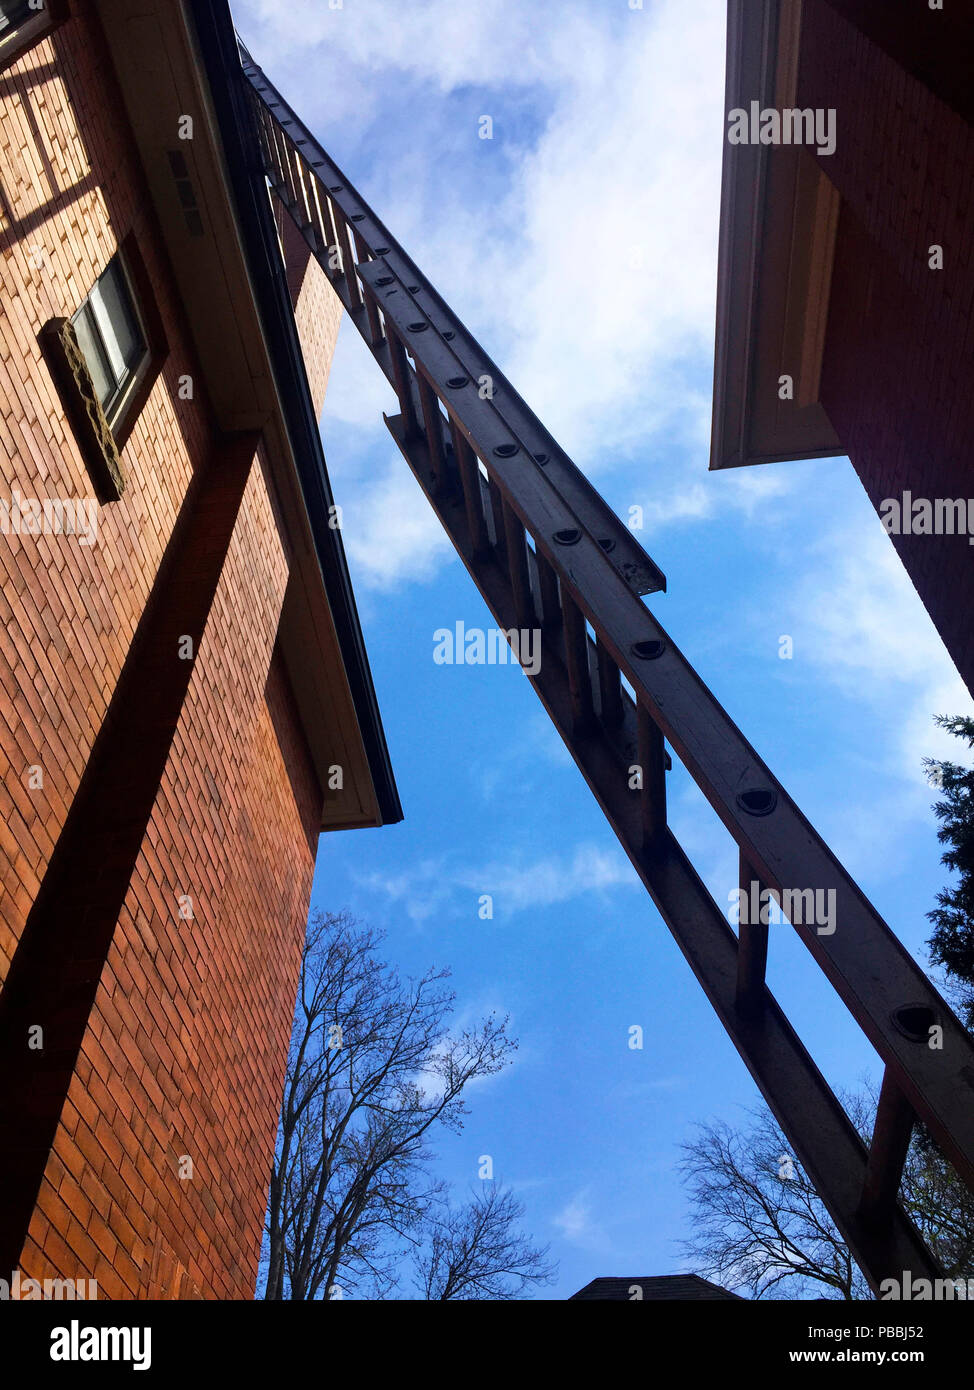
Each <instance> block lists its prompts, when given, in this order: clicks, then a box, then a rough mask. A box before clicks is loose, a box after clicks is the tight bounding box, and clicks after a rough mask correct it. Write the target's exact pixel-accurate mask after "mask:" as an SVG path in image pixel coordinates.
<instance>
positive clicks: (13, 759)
mask: <svg viewBox="0 0 974 1390" xmlns="http://www.w3.org/2000/svg"><path fill="white" fill-rule="evenodd" d="M74 8H75V9H81V10H82V13H81V15H80V16H77V17H75V18H74V19H72V20H71V21H70V22H69V23H68V24H67V25H66V26H64V27H63V28H61V29H60V30H59V31H58V32H57V33H56V35H54V36H53V37H52V38H51V39H49V40H47V41H45V42H43V43H42V44H40V45H38V46H37V47H36V48H34V49H32V50H31V51H30V52H29V53H28V54H26V55H25V56H24V57H23V58H22V59H21V60H20V61H19V62H18V63H17V64H16V65H15V66H14V67H13V68H11V69H8V70H7V71H6V72H5V73H4V74H3V75H2V85H0V181H2V185H3V190H4V195H5V198H6V210H7V213H8V215H7V216H5V217H4V223H3V226H4V230H3V235H2V238H0V254H2V265H0V468H2V472H3V480H2V488H3V492H2V494H0V495H4V496H8V497H9V495H10V490H11V489H12V488H14V487H16V488H18V489H19V490H20V492H21V493H22V494H23V495H24V496H27V497H39V498H44V497H87V496H91V495H92V492H93V490H92V488H91V486H90V483H89V481H88V478H87V475H86V472H85V469H84V466H83V464H82V461H81V458H80V456H79V454H78V450H77V448H76V446H75V444H74V441H73V439H72V437H71V434H70V430H69V429H67V428H66V426H65V423H64V420H63V417H62V412H61V407H60V404H59V402H58V400H57V396H56V394H55V392H54V390H53V387H52V384H51V382H50V379H49V376H48V372H47V369H46V367H45V366H44V364H43V362H42V360H41V356H40V351H39V348H38V344H37V333H38V330H39V329H40V327H41V325H42V324H43V323H44V322H45V321H46V320H47V319H48V318H49V317H51V316H52V315H55V314H70V313H72V312H73V311H74V309H76V308H77V305H78V303H79V302H80V300H81V299H82V298H83V297H84V295H85V294H86V293H87V291H88V289H89V288H90V285H91V283H92V282H93V281H94V279H95V278H96V276H97V274H98V273H99V272H100V271H101V270H102V269H103V268H104V265H105V263H106V262H107V261H108V259H109V258H110V257H111V255H112V254H113V253H114V251H115V249H116V246H117V245H118V243H119V242H120V241H121V240H122V238H123V237H125V236H126V235H128V234H129V233H130V232H134V234H135V236H136V237H137V239H138V244H139V249H140V252H141V254H142V256H143V258H144V260H145V263H146V266H147V269H148V272H149V276H150V278H151V281H152V284H153V287H154V292H155V295H156V300H157V306H158V309H159V312H160V314H161V317H162V321H163V325H164V329H165V333H166V337H167V340H168V347H169V352H168V356H167V358H166V361H165V363H164V366H163V369H162V372H161V375H160V376H159V378H158V380H157V381H156V382H155V385H154V387H153V389H152V392H151V396H150V398H149V401H148V403H147V404H146V406H145V408H144V410H143V411H142V414H141V416H140V418H139V420H138V422H137V424H136V426H135V428H134V430H133V431H132V434H131V436H130V438H129V440H128V442H127V444H126V447H125V450H124V455H123V462H124V466H125V468H126V470H127V474H128V486H127V489H126V491H125V493H124V495H123V497H122V499H121V500H120V501H119V502H117V503H113V504H112V505H110V506H108V507H105V508H100V509H99V531H98V541H97V544H96V545H95V546H93V547H90V548H86V547H83V546H81V545H79V543H78V541H77V539H76V538H74V537H69V536H30V535H25V536H4V537H0V682H2V685H3V690H2V691H0V715H2V719H0V856H2V857H3V860H4V864H3V868H4V872H3V875H2V883H3V887H2V890H0V978H2V977H4V976H5V975H6V970H7V966H8V964H9V960H10V958H11V956H12V953H13V951H14V950H15V947H16V943H17V940H18V938H19V935H20V933H21V931H22V928H23V924H24V921H25V918H26V916H27V913H28V911H29V909H30V906H31V903H32V902H33V899H34V897H35V895H36V892H37V887H38V884H39V882H40V879H41V878H42V876H43V874H44V872H45V868H46V865H47V862H48V860H49V857H50V854H51V850H52V847H53V844H54V842H55V840H56V838H57V836H58V834H59V832H60V829H61V827H62V826H63V823H64V820H65V816H66V814H67V810H68V807H69V806H70V803H71V800H72V798H73V796H74V793H75V791H76V789H77V786H78V783H79V780H80V777H81V773H82V771H83V768H84V765H85V761H86V758H87V756H88V753H89V751H90V749H91V745H92V742H93V740H94V737H95V734H96V732H97V730H98V728H99V726H100V724H101V721H102V718H103V716H104V713H105V709H106V706H107V703H108V700H109V699H110V697H111V694H112V692H113V690H114V688H115V684H116V681H117V679H118V675H119V671H120V669H121V667H122V664H123V662H124V660H125V657H126V654H127V651H128V647H129V643H130V641H131V637H132V633H133V631H134V629H135V626H136V624H137V622H138V620H139V617H140V615H141V612H142V608H143V605H144V603H145V599H146V596H147V594H148V592H149V590H150V588H151V585H152V582H153V579H154V577H155V574H156V571H157V568H158V565H159V562H160V558H161V556H162V554H163V552H164V550H165V547H166V544H167V542H168V540H169V537H170V534H171V532H172V528H173V524H174V521H175V518H176V514H177V512H178V509H179V506H180V504H181V502H182V499H183V497H184V494H185V492H186V487H187V484H188V482H189V479H190V478H191V476H192V475H193V473H194V471H195V470H196V469H197V468H198V467H199V466H200V465H201V463H202V462H203V460H204V459H205V458H206V457H207V456H208V453H209V450H210V448H211V446H212V428H211V424H210V420H209V418H208V412H207V408H206V405H205V402H202V401H200V400H199V399H197V400H196V401H195V402H184V401H180V400H179V399H178V397H177V393H176V380H177V378H178V377H179V376H180V375H181V374H182V373H185V372H194V362H193V354H192V351H191V347H190V343H189V338H188V335H187V333H186V331H185V327H184V323H183V320H182V314H181V310H180V307H179V304H178V302H177V299H176V296H175V293H174V288H173V286H172V284H171V280H170V276H169V273H168V271H167V264H166V260H165V256H164V254H163V251H162V248H161V245H160V243H159V240H158V237H157V233H156V229H155V227H154V225H153V223H152V220H151V216H150V214H149V212H148V208H149V200H148V197H147V195H146V193H145V190H144V187H143V184H142V180H141V177H140V174H139V170H138V166H137V162H136V159H135V156H134V152H133V150H132V148H131V146H130V143H129V140H128V138H127V137H126V121H125V117H124V113H123V109H122V107H121V104H120V102H119V101H118V99H117V97H116V96H115V94H114V86H113V80H112V75H111V72H110V68H109V65H108V62H107V58H106V56H105V52H104V47H103V44H102V41H101V36H100V34H99V32H98V29H97V25H96V24H95V23H94V22H93V21H92V20H91V19H90V18H89V17H88V14H87V9H86V7H83V6H76V7H74ZM38 248H39V249H38ZM32 261H33V262H36V263H32ZM196 375H197V376H198V373H196ZM287 575H288V563H287V556H286V550H285V545H284V543H283V542H282V539H281V537H280V536H279V534H278V531H277V527H276V524H275V513H274V508H273V507H272V504H271V499H270V489H269V486H268V481H267V478H266V476H265V466H264V461H263V459H258V460H257V461H255V464H254V466H253V467H252V470H251V474H250V479H249V482H248V485H247V489H246V493H245V496H244V501H243V504H242V506H241V509H240V513H239V516H238V519H237V523H236V528H235V530H234V533H233V538H232V541H231V545H230V550H229V554H228V556H227V559H226V562H225V565H224V568H223V573H222V576H221V579H220V582H219V586H218V589H217V594H216V598H215V601H214V604H213V608H212V610H211V613H210V617H209V621H208V623H207V626H206V631H205V634H204V639H203V642H202V644H201V647H200V649H199V652H198V655H197V658H196V662H195V665H194V670H193V676H192V680H191V684H190V689H189V693H188V695H187V698H186V700H185V703H184V705H183V709H182V714H181V717H180V721H179V726H178V730H177V734H176V737H175V740H174V743H173V746H172V749H171V753H170V756H169V759H168V763H167V767H166V772H165V775H164V778H163V781H162V784H161V786H160V790H159V794H158V797H157V800H156V803H155V807H154V810H153V813H152V816H151V820H150V823H149V827H148V831H147V833H146V836H145V839H144V842H143V844H142V849H141V854H140V856H139V860H138V863H137V866H136V870H135V873H134V875H133V878H132V881H131V884H130V887H129V891H128V895H127V899H126V902H125V906H124V910H123V912H122V914H121V917H120V920H119V924H118V927H117V928H116V932H115V937H114V941H113V945H112V947H111V951H110V955H109V958H108V962H107V965H106V967H105V969H104V972H103V974H102V976H101V980H100V984H99V989H98V994H97V999H96V1003H95V1008H94V1010H93V1013H92V1015H91V1018H90V1021H89V1026H88V1030H87V1033H86V1036H85V1041H84V1044H83V1049H82V1054H81V1058H80V1061H79V1065H78V1068H77V1071H76V1074H75V1077H74V1080H73V1083H72V1086H71V1090H70V1094H69V1098H68V1101H67V1104H66V1106H65V1109H64V1112H63V1114H62V1118H61V1124H60V1128H59V1130H58V1134H57V1139H56V1142H55V1145H54V1149H53V1151H52V1153H51V1156H50V1159H49V1162H48V1165H47V1170H46V1173H45V1177H44V1183H43V1186H42V1190H41V1193H40V1197H39V1201H38V1206H37V1210H36V1211H35V1215H34V1220H33V1223H32V1225H31V1230H30V1238H29V1240H28V1243H27V1246H26V1248H25V1251H24V1254H23V1257H22V1267H23V1269H24V1271H25V1273H26V1274H28V1275H30V1276H31V1277H37V1278H44V1277H47V1276H51V1275H59V1276H62V1277H79V1278H80V1277H94V1278H96V1279H97V1280H98V1283H99V1287H100V1290H101V1292H102V1294H103V1295H107V1296H109V1297H119V1298H123V1297H135V1296H141V1297H146V1296H149V1297H178V1296H184V1297H185V1296H190V1297H192V1296H199V1295H201V1296H208V1297H243V1298H246V1297H250V1296H252V1294H253V1289H254V1282H255V1277H256V1269H257V1259H258V1253H259V1248H260V1236H261V1226H262V1221H263V1215H264V1206H265V1202H266V1195H267V1182H268V1177H269V1169H270V1161H271V1154H272V1148H273V1142H274V1136H275V1131H276V1123H277V1107H278V1103H279V1097H280V1091H281V1085H282V1080H283V1071H284V1065H285V1059H286V1048H287V1037H288V1033H289V1028H290V1019H291V1009H292V1006H293V1000H294V991H295V987H296V981H297V968H298V962H299V956H300V947H301V940H302V936H303V929H304V923H305V919H306V914H307V907H308V901H309V897H310V891H311V878H312V871H313V851H312V848H311V845H312V844H313V842H314V829H315V828H316V827H315V816H316V815H317V813H318V812H319V811H320V805H317V806H316V805H315V804H314V801H315V796H316V794H317V790H316V785H315V783H314V779H313V774H312V772H311V770H310V767H309V766H308V762H307V752H306V749H305V748H304V745H303V742H302V735H301V732H300V729H299V728H298V727H297V723H296V717H295V714H294V707H293V701H291V700H290V697H289V695H288V692H287V688H286V678H285V676H284V674H283V671H282V670H279V669H275V671H274V672H273V673H272V675H271V680H270V682H269V683H268V675H269V673H270V672H271V667H272V652H273V649H274V642H275V636H276V630H277V623H278V618H279V614H280V608H281V604H282V601H283V595H284V589H285V584H286V581H287ZM265 690H266V695H265ZM32 764H40V765H41V767H42V768H43V770H44V787H43V790H39V791H31V790H28V788H27V784H26V783H27V779H26V775H25V774H26V769H27V768H28V767H29V766H30V765H32ZM181 895H187V897H188V898H189V899H190V900H191V910H192V917H191V919H190V918H188V917H181V916H180V897H181ZM183 910H184V912H185V910H186V904H185V902H184V906H183ZM186 1158H188V1159H189V1160H191V1163H192V1176H191V1177H190V1176H188V1172H189V1169H188V1165H186V1163H185V1159H186ZM181 1163H182V1175H181V1171H180V1168H181Z"/></svg>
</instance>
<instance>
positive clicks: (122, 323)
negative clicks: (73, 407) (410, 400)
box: [74, 256, 146, 415]
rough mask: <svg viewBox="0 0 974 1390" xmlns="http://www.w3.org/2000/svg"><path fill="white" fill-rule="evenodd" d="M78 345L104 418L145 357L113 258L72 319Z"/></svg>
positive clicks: (122, 275)
mask: <svg viewBox="0 0 974 1390" xmlns="http://www.w3.org/2000/svg"><path fill="white" fill-rule="evenodd" d="M74 328H75V332H76V333H77V335H78V345H79V346H80V348H81V351H82V352H83V353H84V356H85V361H86V362H87V364H88V370H89V371H90V372H91V378H92V381H93V382H94V384H95V389H96V391H97V392H98V396H99V399H100V401H101V404H102V408H103V410H104V411H105V413H106V415H110V414H111V410H112V407H113V406H115V405H117V404H118V402H119V401H120V399H121V398H122V396H123V395H124V393H125V387H126V385H127V384H128V382H129V380H130V379H131V377H132V374H133V372H135V371H136V369H137V368H138V366H139V363H140V362H141V361H142V360H143V358H144V357H145V356H146V342H145V338H144V336H143V334H142V329H141V327H140V325H139V320H138V318H137V316H136V313H135V308H134V305H133V304H132V297H131V294H130V293H129V287H128V282H127V280H126V278H125V273H124V271H123V270H122V267H121V263H120V262H119V259H118V257H117V256H116V257H115V258H114V260H112V261H110V262H109V265H108V268H107V269H106V270H105V271H104V272H103V273H102V275H100V276H99V278H98V280H97V282H96V284H95V285H94V287H93V288H92V290H91V293H90V294H89V295H88V298H87V299H86V300H85V302H84V304H82V306H81V308H80V309H79V310H78V312H77V313H76V314H75V316H74Z"/></svg>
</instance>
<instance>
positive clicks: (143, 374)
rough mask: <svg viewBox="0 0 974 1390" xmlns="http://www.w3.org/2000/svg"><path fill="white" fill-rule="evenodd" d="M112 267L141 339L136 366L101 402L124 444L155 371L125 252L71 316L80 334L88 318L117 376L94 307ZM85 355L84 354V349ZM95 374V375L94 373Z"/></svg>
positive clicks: (114, 258) (115, 257)
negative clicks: (134, 408) (135, 407)
mask: <svg viewBox="0 0 974 1390" xmlns="http://www.w3.org/2000/svg"><path fill="white" fill-rule="evenodd" d="M113 268H114V269H116V270H117V272H118V275H119V279H120V281H121V285H122V288H123V291H124V293H125V296H126V298H127V301H128V302H127V305H126V308H127V310H128V311H129V312H130V313H131V316H132V320H133V323H134V326H135V329H136V331H137V332H138V335H139V338H140V339H141V352H140V353H139V357H138V360H137V361H136V363H135V365H134V366H132V367H130V368H128V374H127V376H125V377H123V378H122V379H121V381H117V383H116V388H115V391H114V392H113V394H112V395H111V396H109V398H108V400H107V402H102V409H103V410H104V412H105V419H106V420H107V421H108V427H109V429H110V430H111V432H112V434H113V435H114V436H115V438H116V440H117V441H118V442H119V443H121V439H120V438H119V436H120V435H122V433H123V431H124V432H125V433H127V431H125V426H126V424H127V423H130V422H129V420H128V416H129V412H130V411H131V410H132V406H133V404H134V402H135V400H136V398H137V397H139V396H140V395H141V392H142V387H143V386H144V384H145V381H146V378H147V376H148V374H149V372H150V371H151V370H152V365H153V360H154V353H153V339H152V334H151V333H150V330H149V326H148V325H147V324H146V321H145V317H144V315H143V313H142V311H141V307H140V304H139V295H138V293H137V292H136V287H135V283H134V280H133V276H132V274H131V271H130V269H129V266H128V264H127V258H126V255H125V252H124V250H123V248H122V247H121V246H120V247H119V248H118V250H117V251H116V252H115V254H114V255H113V256H112V257H111V259H110V260H109V261H108V263H107V264H106V266H105V268H104V269H103V270H102V271H101V273H100V274H99V276H98V277H97V279H96V280H95V283H94V284H93V285H92V287H91V289H90V290H89V291H88V293H87V294H86V295H85V297H84V299H83V300H82V302H81V303H80V304H79V305H78V308H77V309H76V310H75V312H74V313H73V314H72V315H71V324H72V327H74V329H75V332H77V323H78V320H79V319H80V318H81V317H82V315H86V316H87V322H88V323H89V324H90V325H91V330H92V332H93V335H94V337H95V338H96V346H97V347H98V348H99V350H100V352H101V355H102V357H103V358H104V360H105V364H106V366H107V368H108V371H109V372H110V373H111V374H112V375H113V376H114V375H115V373H114V369H113V368H112V366H111V360H110V357H109V353H108V351H107V349H106V347H105V341H104V333H103V332H102V329H101V326H100V324H99V322H98V316H97V314H96V313H95V311H94V308H93V306H92V296H93V294H94V292H95V290H96V289H97V288H98V286H99V285H100V283H101V282H102V280H104V278H105V277H106V276H107V275H108V274H109V272H110V271H111V270H112V269H113ZM79 346H80V343H79ZM82 352H84V349H83V348H82ZM85 360H86V361H87V354H85ZM88 369H89V371H91V364H90V363H88ZM92 375H94V374H93V373H92Z"/></svg>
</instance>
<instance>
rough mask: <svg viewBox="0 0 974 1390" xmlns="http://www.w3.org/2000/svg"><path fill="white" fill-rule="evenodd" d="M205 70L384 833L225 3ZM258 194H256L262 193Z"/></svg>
mask: <svg viewBox="0 0 974 1390" xmlns="http://www.w3.org/2000/svg"><path fill="white" fill-rule="evenodd" d="M189 8H190V11H191V13H192V15H193V19H194V23H195V29H196V35H197V39H198V41H199V47H200V53H201V56H202V59H203V67H204V71H205V72H206V75H207V78H208V80H209V85H210V90H211V93H212V96H213V106H214V112H215V115H216V119H217V124H218V126H219V129H220V134H221V137H222V141H223V151H224V155H225V158H226V164H227V172H228V176H229V180H230V186H231V189H232V191H233V194H234V197H235V201H236V205H237V216H238V219H239V223H240V229H241V234H242V239H243V244H244V250H245V253H246V256H247V261H248V265H249V269H250V273H251V277H252V280H253V283H254V289H255V293H256V297H257V305H258V309H259V311H260V315H261V319H262V322H263V324H264V329H265V332H266V334H267V340H268V344H269V346H270V351H271V362H272V364H273V367H274V370H275V375H276V379H277V387H278V391H279V393H280V396H281V399H282V401H283V404H284V412H285V422H286V426H287V430H288V433H289V435H290V437H291V444H292V449H293V451H294V456H295V459H296V460H297V465H298V473H299V477H300V482H301V490H302V493H303V496H304V501H305V505H306V507H307V509H308V516H309V519H310V521H311V530H312V535H313V536H314V540H315V546H316V549H317V552H318V562H319V564H320V566H321V573H322V578H323V581H324V586H325V591H326V593H327V595H328V601H329V603H330V605H331V610H332V616H333V618H334V622H335V628H336V631H337V633H338V640H339V644H340V647H341V653H342V658H343V660H344V663H345V669H346V672H347V675H348V682H349V686H350V688H351V691H352V698H353V700H354V702H355V710H356V713H357V715H358V720H359V726H360V728H361V730H362V738H363V741H364V744H365V749H366V754H367V757H368V760H369V767H370V769H371V772H372V781H373V785H374V787H375V792H376V797H377V799H378V802H379V807H380V810H381V813H382V821H383V824H385V825H388V824H390V823H392V822H395V821H400V820H402V807H401V805H400V802H399V793H398V791H397V789H396V782H395V777H394V775H393V771H392V764H391V762H390V760H389V750H388V748H387V746H386V739H385V733H384V731H383V728H382V719H381V716H380V714H379V705H378V701H377V699H376V695H375V687H374V686H373V684H372V672H371V670H370V667H369V659H368V656H367V655H366V651H365V640H364V638H363V636H362V628H361V625H360V623H359V617H358V611H357V609H356V606H355V598H354V595H353V593H352V583H351V578H350V576H349V572H348V564H347V561H346V559H345V549H344V546H343V545H342V539H341V533H340V531H338V530H337V529H336V528H333V527H331V526H329V524H328V519H329V516H330V511H329V508H330V507H331V505H332V503H333V497H332V491H331V484H330V482H329V480H328V472H327V469H326V467H325V455H324V449H323V447H322V443H321V435H320V434H319V431H318V421H317V419H316V417H315V410H314V405H313V403H312V400H311V392H310V389H309V387H308V380H307V375H306V372H305V366H304V357H303V354H302V351H301V343H300V340H299V338H298V332H297V327H296V325H295V322H294V312H293V309H292V305H291V296H290V292H289V290H288V285H287V276H286V272H285V269H284V262H283V260H282V259H281V255H280V249H279V246H278V242H277V227H276V225H275V224H274V218H273V212H272V210H271V205H270V200H269V199H268V198H267V197H266V196H262V195H263V189H262V185H261V184H260V182H259V180H258V179H257V178H256V177H255V173H256V170H257V168H258V167H259V165H258V161H259V158H260V155H259V147H258V144H257V137H256V130H255V126H254V119H253V114H252V111H251V108H250V105H249V103H248V101H247V98H246V95H245V92H244V85H243V75H242V69H241V66H240V56H239V49H238V47H237V36H236V33H235V31H234V27H233V20H232V19H231V17H230V9H229V5H228V4H227V0H191V3H190V6H189ZM258 190H259V192H258Z"/></svg>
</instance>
